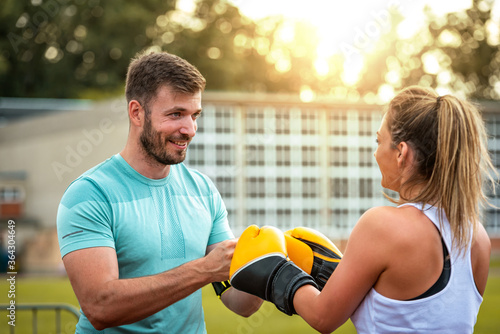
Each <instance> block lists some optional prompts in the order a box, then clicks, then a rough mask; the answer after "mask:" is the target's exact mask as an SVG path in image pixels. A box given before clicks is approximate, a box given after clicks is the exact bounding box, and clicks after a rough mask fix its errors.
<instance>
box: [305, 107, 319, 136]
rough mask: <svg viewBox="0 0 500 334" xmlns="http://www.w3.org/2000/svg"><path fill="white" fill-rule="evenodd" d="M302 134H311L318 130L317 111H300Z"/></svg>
mask: <svg viewBox="0 0 500 334" xmlns="http://www.w3.org/2000/svg"><path fill="white" fill-rule="evenodd" d="M301 124H302V134H303V135H313V134H316V133H317V132H318V131H319V122H318V112H313V111H305V110H304V111H302V115H301Z"/></svg>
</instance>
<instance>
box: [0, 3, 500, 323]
mask: <svg viewBox="0 0 500 334" xmlns="http://www.w3.org/2000/svg"><path fill="white" fill-rule="evenodd" d="M499 46H500V1H494V0H481V1H479V0H449V1H448V0H447V1H425V0H416V1H402V0H399V1H398V0H371V1H370V0H366V1H361V0H360V1H350V2H338V1H333V0H309V1H295V0H288V1H284V0H266V1H264V0H177V1H176V0H163V1H160V0H143V1H130V0H129V1H125V0H115V1H102V0H31V1H30V0H2V5H1V6H0V243H1V247H0V249H2V260H1V262H0V269H1V271H2V272H4V273H6V272H9V271H12V269H9V268H7V263H8V262H7V260H8V258H7V257H8V255H9V253H8V248H7V246H8V242H9V240H12V238H10V239H9V230H12V229H13V228H15V246H16V248H15V266H16V267H15V272H16V273H17V281H16V284H17V287H18V288H17V294H16V298H18V299H17V301H18V303H21V304H22V303H47V302H50V303H68V304H70V305H73V306H75V307H78V302H77V301H76V298H75V297H74V295H73V294H72V291H71V287H70V285H69V283H68V282H67V279H66V277H65V272H64V268H63V266H62V261H61V259H60V253H59V246H58V242H57V235H56V232H55V224H56V213H57V207H58V204H59V200H60V198H61V196H62V194H63V193H64V190H65V189H66V187H67V186H68V185H69V184H70V183H71V181H73V180H74V179H75V178H76V177H78V176H79V175H80V174H81V173H83V172H85V171H86V170H87V169H89V168H91V167H93V166H94V165H96V164H98V163H100V162H101V161H103V160H105V159H107V158H108V157H110V156H111V155H113V154H115V153H118V152H119V151H120V150H121V149H122V148H123V145H124V144H125V140H126V137H127V132H128V120H127V114H126V112H127V109H126V108H127V105H126V102H125V99H124V82H125V75H126V71H127V66H128V64H129V61H130V59H131V58H132V57H133V56H134V55H135V54H136V53H137V52H139V51H142V50H145V49H148V50H151V51H161V50H163V51H168V52H171V53H174V54H176V55H178V56H180V57H183V58H185V59H186V60H188V61H189V62H191V63H192V64H194V65H195V66H196V67H197V68H198V69H199V70H200V72H201V73H202V74H203V75H204V76H205V77H206V79H207V87H206V92H205V93H204V95H203V108H204V113H203V117H202V118H200V120H199V130H198V133H197V135H196V137H195V139H194V140H193V142H192V144H191V145H190V148H189V150H188V155H187V156H188V157H187V159H186V164H187V165H188V166H190V167H193V168H196V169H199V170H201V171H202V172H204V173H206V174H207V175H209V176H210V177H211V178H212V179H213V180H214V182H215V183H216V185H217V187H218V189H219V191H220V192H221V194H222V196H223V198H224V200H225V202H226V205H227V208H228V212H229V220H230V224H231V227H232V228H233V230H234V232H235V234H236V235H239V234H240V233H241V231H243V229H244V228H245V227H246V226H248V225H249V224H252V223H256V224H258V225H274V226H277V227H279V228H281V229H283V230H285V229H288V228H290V227H293V226H310V227H313V228H316V229H318V230H320V231H321V232H323V233H325V234H326V235H328V236H329V237H330V238H332V239H333V240H334V241H335V242H336V243H337V244H338V245H339V246H340V248H343V247H344V246H345V240H346V239H347V238H348V236H349V233H350V231H351V229H352V227H353V226H354V224H355V223H356V221H357V219H358V218H359V216H360V215H361V214H362V213H363V212H364V211H366V210H367V209H368V208H370V207H372V206H376V205H389V202H388V201H387V200H385V199H384V197H383V195H382V191H383V189H382V188H381V187H380V180H381V177H380V173H379V171H378V167H377V165H376V163H375V161H374V159H373V152H374V150H375V145H376V144H375V132H376V131H377V129H378V127H379V124H380V120H381V117H382V114H383V111H384V105H385V104H386V103H387V102H388V101H389V100H390V99H391V98H392V97H393V96H394V95H395V94H396V93H397V92H398V90H400V89H402V88H403V87H406V86H408V85H412V84H418V85H422V86H426V87H432V88H434V89H436V90H437V92H438V93H439V94H441V95H444V94H447V93H452V94H454V95H457V96H459V97H462V98H468V99H470V100H472V101H473V102H475V103H476V104H477V105H478V106H479V107H480V109H481V110H482V112H483V116H484V119H485V121H486V123H487V126H488V131H489V135H490V142H489V148H490V153H491V156H492V158H493V160H494V163H495V166H496V167H497V168H500V102H499V100H500V47H499ZM487 193H488V194H489V196H490V200H491V202H492V203H493V204H496V206H497V207H498V206H500V200H499V195H498V194H496V193H495V192H494V189H488V190H487ZM389 195H391V193H390V192H389ZM483 214H484V215H483V216H484V218H483V223H484V224H485V226H486V228H487V231H488V233H489V235H490V237H491V239H492V242H493V246H494V256H493V257H492V266H491V270H490V273H491V274H490V276H491V278H490V280H489V283H488V284H489V285H488V289H487V294H488V295H487V296H486V297H485V303H484V304H483V307H482V309H481V313H480V316H479V318H478V325H477V327H476V332H477V333H494V332H497V331H498V328H500V321H499V320H498V303H500V272H499V268H500V264H499V262H500V261H499V260H498V257H499V256H498V254H499V249H500V220H499V218H500V209H497V208H485V209H484V212H483ZM9 221H12V222H14V224H13V225H12V223H11V225H9ZM9 226H14V227H13V228H12V227H11V228H10V229H9ZM10 235H12V234H10ZM9 287H10V284H9V282H7V281H6V280H3V279H2V282H0V288H1V290H0V303H9V301H10V299H9V297H8V290H9ZM206 295H207V299H208V300H209V301H208V302H207V303H212V301H211V300H210V299H211V298H212V297H213V296H212V294H211V293H206ZM205 308H206V309H207V313H208V314H207V326H208V329H209V332H212V333H267V332H268V331H275V332H276V331H278V332H279V329H277V328H281V329H282V330H284V329H283V328H284V327H278V325H277V324H279V326H290V327H289V329H287V332H290V333H294V332H296V333H299V332H300V333H305V332H313V331H312V330H308V329H306V328H307V327H300V326H301V325H302V323H301V322H300V319H298V320H297V319H295V318H293V319H294V320H290V319H291V318H289V317H285V318H281V315H280V314H277V313H275V312H274V310H272V309H268V308H264V309H263V310H262V311H261V313H259V314H258V315H256V316H254V317H253V318H250V319H249V320H241V319H236V318H231V315H229V314H225V313H224V317H226V318H228V319H229V318H231V319H232V321H233V322H232V323H231V322H230V321H229V323H230V325H229V326H228V327H227V328H218V327H212V326H216V325H215V324H216V323H217V321H214V322H212V320H211V319H210V318H211V316H209V315H210V314H211V313H210V312H216V313H217V312H225V311H224V310H219V309H222V307H220V305H218V304H217V300H215V301H213V304H207V305H206V306H205ZM495 308H496V311H495ZM214 310H215V311H214ZM1 312H2V310H0V314H1ZM19 313H21V311H19ZM26 313H27V314H26V315H19V317H24V318H21V319H23V320H22V321H21V322H23V323H26V328H25V329H23V328H18V331H16V333H23V332H26V333H31V332H32V329H31V328H32V327H31V326H32V320H33V315H31V314H29V312H26ZM217 314H218V313H217ZM495 314H496V315H495ZM217 316H220V314H218V315H217ZM217 316H213V317H217ZM48 317H51V316H48ZM252 319H253V320H252ZM37 322H39V323H40V324H39V325H40V326H41V327H40V328H41V329H40V330H39V331H40V332H41V333H49V332H54V331H55V327H54V329H52V328H53V327H50V326H53V325H52V321H51V320H47V322H48V323H50V325H45V318H44V316H41V317H40V318H39V320H37ZM44 326H49V327H44ZM273 326H276V327H273ZM62 327H63V331H67V332H68V333H69V332H71V331H73V332H74V319H72V318H71V316H69V318H68V319H63V321H62ZM47 328H50V329H47ZM228 328H229V329H228ZM273 328H275V329H273ZM11 329H12V328H11V327H9V326H8V325H7V322H6V321H4V320H2V321H1V322H0V332H2V333H4V332H5V333H6V332H7V331H10V330H11ZM4 330H5V331H4ZM343 330H345V331H346V332H352V330H353V329H352V326H350V325H349V324H347V326H346V327H345V329H343Z"/></svg>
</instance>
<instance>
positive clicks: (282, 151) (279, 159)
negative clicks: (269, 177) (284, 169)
mask: <svg viewBox="0 0 500 334" xmlns="http://www.w3.org/2000/svg"><path fill="white" fill-rule="evenodd" d="M276 165H277V166H290V146H282V145H277V146H276Z"/></svg>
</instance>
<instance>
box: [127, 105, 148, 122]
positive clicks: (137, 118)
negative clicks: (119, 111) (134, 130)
mask: <svg viewBox="0 0 500 334" xmlns="http://www.w3.org/2000/svg"><path fill="white" fill-rule="evenodd" d="M128 117H129V119H130V123H131V124H133V125H135V126H138V127H141V126H142V122H143V120H144V108H143V107H142V106H141V104H140V103H139V101H137V100H131V101H130V102H129V104H128Z"/></svg>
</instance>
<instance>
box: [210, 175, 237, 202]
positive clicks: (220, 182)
mask: <svg viewBox="0 0 500 334" xmlns="http://www.w3.org/2000/svg"><path fill="white" fill-rule="evenodd" d="M215 183H216V185H217V189H218V190H219V192H220V194H221V196H222V198H230V197H236V184H235V180H234V177H230V176H217V177H216V178H215Z"/></svg>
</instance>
